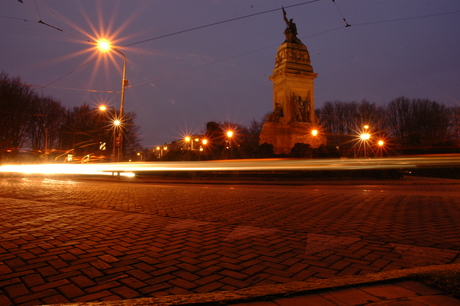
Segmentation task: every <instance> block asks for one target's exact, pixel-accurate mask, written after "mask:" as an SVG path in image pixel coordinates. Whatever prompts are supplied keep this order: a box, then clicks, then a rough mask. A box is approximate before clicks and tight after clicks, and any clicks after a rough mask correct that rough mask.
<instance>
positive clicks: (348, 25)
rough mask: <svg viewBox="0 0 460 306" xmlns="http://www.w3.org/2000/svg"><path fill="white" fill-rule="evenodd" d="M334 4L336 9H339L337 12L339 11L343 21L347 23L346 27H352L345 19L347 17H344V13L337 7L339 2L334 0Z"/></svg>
mask: <svg viewBox="0 0 460 306" xmlns="http://www.w3.org/2000/svg"><path fill="white" fill-rule="evenodd" d="M332 2H334V4H335V7H336V8H337V10H338V11H339V13H340V16H342V19H343V21H344V22H345V27H346V28H348V27H351V24H349V23H348V22H347V20H346V19H345V16H343V14H342V11H341V10H340V8H339V6H338V5H337V2H335V0H332Z"/></svg>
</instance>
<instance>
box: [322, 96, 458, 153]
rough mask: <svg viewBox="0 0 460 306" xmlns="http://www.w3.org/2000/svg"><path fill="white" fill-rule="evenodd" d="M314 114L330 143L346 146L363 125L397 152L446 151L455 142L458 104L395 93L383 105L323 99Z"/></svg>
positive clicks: (456, 139)
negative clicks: (326, 100) (449, 105)
mask: <svg viewBox="0 0 460 306" xmlns="http://www.w3.org/2000/svg"><path fill="white" fill-rule="evenodd" d="M316 115H317V116H318V118H319V119H320V121H321V125H322V127H323V129H324V130H323V132H324V133H326V134H327V135H328V143H329V144H330V145H334V146H339V147H340V146H344V147H348V148H349V147H350V145H351V144H352V142H353V140H355V141H356V136H357V135H359V134H360V133H363V132H364V126H365V125H367V126H368V129H369V130H368V132H370V133H371V135H372V136H373V139H374V140H377V139H385V141H386V145H387V146H388V147H389V148H393V149H397V150H399V153H414V154H419V153H447V152H450V151H455V150H456V149H457V147H458V144H459V136H460V130H459V128H460V107H458V106H452V107H447V106H445V105H443V104H441V103H438V102H436V101H431V100H428V99H409V98H406V97H399V98H396V99H394V100H392V101H390V102H389V103H387V104H385V105H377V104H376V103H371V102H369V101H367V100H363V101H361V102H343V101H334V102H325V103H324V105H323V106H322V107H321V108H318V109H317V110H316Z"/></svg>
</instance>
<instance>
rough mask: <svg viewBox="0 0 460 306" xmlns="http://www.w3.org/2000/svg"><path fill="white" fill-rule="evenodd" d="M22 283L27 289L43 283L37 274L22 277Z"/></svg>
mask: <svg viewBox="0 0 460 306" xmlns="http://www.w3.org/2000/svg"><path fill="white" fill-rule="evenodd" d="M21 279H22V280H23V281H24V283H25V284H26V285H27V287H29V288H30V287H35V286H38V285H41V284H44V283H45V281H44V280H43V278H42V277H41V275H39V274H29V275H25V276H24V277H22V278H21Z"/></svg>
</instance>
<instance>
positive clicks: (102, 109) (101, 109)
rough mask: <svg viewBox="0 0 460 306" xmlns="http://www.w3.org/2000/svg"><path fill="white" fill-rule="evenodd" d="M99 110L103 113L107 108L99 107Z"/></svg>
mask: <svg viewBox="0 0 460 306" xmlns="http://www.w3.org/2000/svg"><path fill="white" fill-rule="evenodd" d="M99 110H100V111H103V112H105V111H106V110H107V106H105V105H101V106H99Z"/></svg>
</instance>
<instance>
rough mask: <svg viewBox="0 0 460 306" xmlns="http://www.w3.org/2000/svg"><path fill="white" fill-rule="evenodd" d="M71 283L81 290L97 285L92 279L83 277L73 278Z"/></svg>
mask: <svg viewBox="0 0 460 306" xmlns="http://www.w3.org/2000/svg"><path fill="white" fill-rule="evenodd" d="M70 281H71V282H73V283H75V284H76V285H77V286H78V287H80V288H85V287H89V286H93V285H94V284H95V282H93V281H92V280H91V279H89V278H88V277H86V276H83V275H79V276H75V277H71V278H70Z"/></svg>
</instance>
